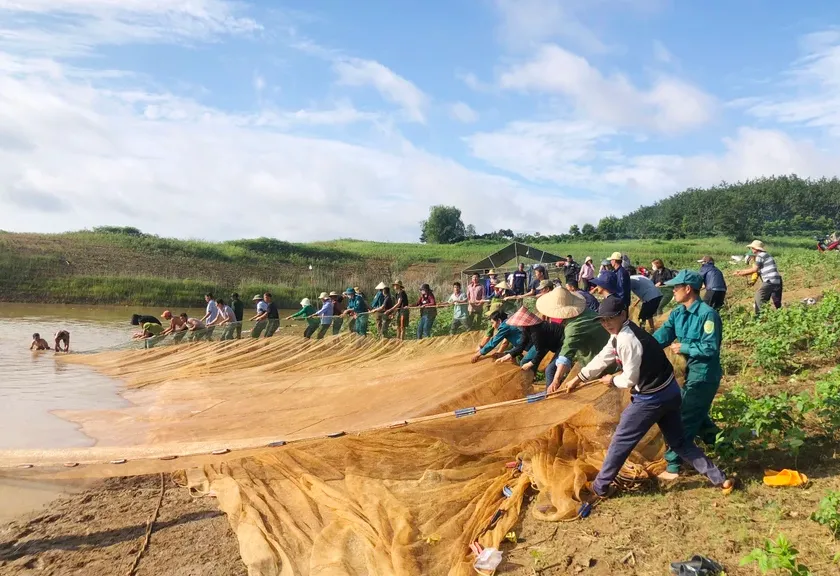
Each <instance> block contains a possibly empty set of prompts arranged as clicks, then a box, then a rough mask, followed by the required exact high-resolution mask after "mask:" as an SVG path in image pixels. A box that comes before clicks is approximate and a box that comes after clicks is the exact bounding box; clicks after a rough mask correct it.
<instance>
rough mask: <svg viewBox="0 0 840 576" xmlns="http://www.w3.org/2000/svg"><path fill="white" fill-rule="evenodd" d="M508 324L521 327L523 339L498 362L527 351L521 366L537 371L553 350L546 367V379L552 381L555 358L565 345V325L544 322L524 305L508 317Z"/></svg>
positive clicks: (555, 366)
mask: <svg viewBox="0 0 840 576" xmlns="http://www.w3.org/2000/svg"><path fill="white" fill-rule="evenodd" d="M508 324H509V325H511V326H515V327H517V328H519V330H520V331H521V332H522V340H521V341H520V342H519V344H517V345H515V346H514V347H513V348H512V349H511V350H510V351H509V352H508V353H507V354H506V355H505V356H502V357H501V358H499V359H498V360H496V362H507V361H511V360H513V358H516V357H517V356H519V355H520V354H522V353H523V352H525V357H524V358H522V361H521V362H520V367H521V368H522V370H523V371H527V370H533V371H534V372H535V373H536V371H537V370H538V369H539V367H540V364H541V363H542V361H543V358H545V357H546V355H548V353H549V352H551V353H552V354H553V357H552V360H551V362H549V364H548V366H547V367H546V369H545V380H546V382H551V381H552V380H553V379H554V374H555V372H556V371H557V365H556V364H555V363H554V358H556V357H557V353H558V352H559V351H560V348H561V347H562V346H563V325H562V324H553V323H551V322H544V321H543V320H542V319H541V318H540V317H539V316H537V315H536V314H534V313H532V312H529V311H528V309H527V308H525V307H524V306H523V307H522V308H520V309H519V310H517V311H516V313H515V314H513V316H511V317H510V318H509V319H508ZM526 351H527V352H526Z"/></svg>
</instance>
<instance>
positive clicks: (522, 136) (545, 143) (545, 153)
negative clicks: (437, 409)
mask: <svg viewBox="0 0 840 576" xmlns="http://www.w3.org/2000/svg"><path fill="white" fill-rule="evenodd" d="M614 134H615V132H614V131H612V130H610V129H607V128H604V127H602V126H597V125H595V124H593V123H591V122H585V121H568V122H567V121H560V120H556V121H548V122H513V123H511V124H508V125H507V126H506V127H505V128H504V129H503V130H500V131H497V132H483V133H478V134H474V135H472V136H470V137H468V138H466V139H465V140H466V142H467V145H468V146H469V148H470V152H471V154H472V155H473V156H475V157H476V158H479V159H481V160H484V161H485V162H487V163H488V164H490V165H491V166H495V167H497V168H501V169H502V170H506V171H508V172H511V173H514V174H517V175H518V176H521V177H523V178H526V179H528V180H532V181H535V182H551V183H555V184H563V185H570V186H580V187H584V188H586V187H589V183H590V181H591V180H592V179H593V177H594V176H595V171H594V170H593V168H592V167H591V166H590V165H589V164H590V163H591V162H594V161H596V160H598V159H599V156H600V154H599V153H598V152H597V150H596V147H597V145H598V144H599V143H600V142H603V141H604V140H605V139H606V138H607V137H609V136H612V135H614Z"/></svg>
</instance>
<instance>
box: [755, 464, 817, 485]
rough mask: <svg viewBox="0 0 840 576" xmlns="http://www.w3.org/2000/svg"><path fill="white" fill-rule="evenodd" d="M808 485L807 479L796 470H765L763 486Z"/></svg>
mask: <svg viewBox="0 0 840 576" xmlns="http://www.w3.org/2000/svg"><path fill="white" fill-rule="evenodd" d="M807 483H808V477H807V476H806V475H805V474H802V473H801V472H797V471H796V470H788V469H787V468H785V469H784V470H780V471H778V472H777V471H776V470H765V471H764V484H765V486H804V485H805V484H807Z"/></svg>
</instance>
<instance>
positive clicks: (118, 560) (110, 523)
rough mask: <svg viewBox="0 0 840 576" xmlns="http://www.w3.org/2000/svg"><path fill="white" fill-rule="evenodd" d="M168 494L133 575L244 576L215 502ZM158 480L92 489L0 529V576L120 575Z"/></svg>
mask: <svg viewBox="0 0 840 576" xmlns="http://www.w3.org/2000/svg"><path fill="white" fill-rule="evenodd" d="M165 483H166V491H165V493H164V497H163V502H162V504H161V507H160V513H159V515H158V519H157V521H156V522H155V524H154V531H153V532H152V536H151V540H150V543H149V548H148V550H146V552H145V553H144V554H143V556H142V558H141V559H140V563H139V565H138V567H137V571H136V574H137V576H152V575H155V576H238V575H242V576H244V575H245V574H246V573H247V571H246V569H245V565H244V564H243V563H242V560H240V558H239V546H238V544H237V542H236V538H235V536H234V534H233V531H232V530H231V528H230V525H229V524H228V521H227V518H225V516H224V515H223V514H222V513H221V512H219V509H218V507H217V505H216V501H215V499H213V498H197V499H194V498H192V497H191V496H190V495H189V493H188V492H187V491H186V490H185V489H183V488H180V487H178V486H176V485H175V484H174V483H173V482H172V480H171V479H170V478H169V476H168V475H167V476H165ZM159 492H160V478H159V477H158V476H141V477H136V478H119V479H112V480H106V481H103V482H98V483H96V484H95V485H93V486H91V487H90V488H88V489H87V490H85V491H83V492H80V493H78V494H72V495H67V496H62V497H60V498H59V499H57V500H56V501H54V502H52V503H51V504H50V505H48V506H47V507H46V508H45V509H44V510H43V511H41V512H39V513H34V514H30V515H28V516H24V517H21V518H18V519H17V520H15V521H13V522H11V523H10V524H7V525H5V526H3V527H2V528H0V573H2V574H4V575H7V576H17V575H35V574H38V575H55V576H59V575H60V576H66V575H72V574H79V575H82V574H83V575H85V576H123V575H128V574H129V569H130V568H131V564H132V562H133V560H134V557H135V555H136V554H137V552H138V550H139V549H140V547H141V545H142V541H143V536H144V534H145V530H146V523H147V521H148V520H149V517H150V516H151V514H152V512H153V511H154V509H155V506H156V504H157V501H158V495H159Z"/></svg>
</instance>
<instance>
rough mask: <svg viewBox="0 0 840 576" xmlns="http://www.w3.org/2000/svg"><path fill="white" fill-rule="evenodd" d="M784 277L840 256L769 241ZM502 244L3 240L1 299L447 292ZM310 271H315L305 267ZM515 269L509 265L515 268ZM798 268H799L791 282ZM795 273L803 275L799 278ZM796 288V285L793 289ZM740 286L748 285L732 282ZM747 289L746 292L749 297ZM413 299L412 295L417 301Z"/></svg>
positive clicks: (715, 249) (717, 241)
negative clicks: (400, 288)
mask: <svg viewBox="0 0 840 576" xmlns="http://www.w3.org/2000/svg"><path fill="white" fill-rule="evenodd" d="M766 241H767V242H768V244H769V246H770V250H771V252H772V253H773V254H774V255H775V256H776V257H777V259H778V261H779V264H780V267H781V268H782V271H783V273H784V274H785V279H786V290H789V289H792V288H796V287H800V288H809V287H810V286H811V285H817V284H819V282H820V279H821V278H825V277H826V275H829V274H831V273H832V272H833V268H834V266H835V264H836V262H837V256H838V254H837V253H833V254H819V253H818V252H817V251H816V250H814V249H813V242H812V241H811V240H809V239H802V238H775V239H772V238H771V239H766ZM505 245H506V243H505V242H490V241H468V242H463V243H460V244H455V245H424V244H419V243H385V242H365V241H360V240H335V241H331V242H316V243H312V244H300V243H289V242H283V241H280V240H275V239H270V238H257V239H247V240H232V241H227V242H206V241H200V240H177V239H171V238H159V237H156V236H151V235H146V234H142V233H139V232H138V231H133V232H132V233H127V232H121V231H120V229H116V230H111V231H108V232H93V231H80V232H70V233H65V234H12V233H5V232H0V300H6V301H43V302H63V303H102V304H155V305H172V306H175V305H183V306H187V305H193V304H195V303H196V302H198V303H201V301H202V294H203V293H204V292H206V291H213V292H214V293H222V294H229V293H230V292H231V291H233V290H236V291H238V292H240V294H243V295H246V294H251V295H253V293H257V292H262V291H265V290H271V291H272V292H275V293H276V294H277V295H279V297H280V303H281V304H282V305H292V304H295V303H296V302H297V301H299V300H300V298H301V297H303V296H308V297H313V296H317V294H318V293H319V292H320V291H321V290H339V289H344V288H345V287H347V286H351V285H352V286H361V287H363V288H364V289H365V290H367V291H368V293H372V287H373V286H374V285H375V284H377V283H378V282H379V281H381V280H390V279H395V278H400V279H402V280H403V281H404V282H405V283H406V286H407V287H408V288H409V292H410V293H412V292H413V291H414V290H416V286H419V284H420V283H423V282H428V283H430V284H431V285H432V287H433V288H435V289H436V290H437V291H438V292H439V293H443V294H446V293H448V292H449V290H450V283H451V282H452V280H454V279H456V278H459V277H460V271H461V270H462V269H464V268H465V267H467V266H469V265H470V264H473V263H474V262H477V261H479V260H481V259H483V258H485V257H486V256H488V255H489V254H492V253H493V252H495V251H497V250H499V249H501V248H503V247H504V246H505ZM535 247H537V248H540V249H543V250H546V251H548V252H551V253H554V254H557V255H558V256H565V255H566V254H573V255H574V256H575V257H576V258H577V259H578V260H579V261H583V259H584V257H586V256H592V257H593V258H594V259H595V260H596V263H597V262H598V261H600V260H601V259H602V258H604V257H606V256H608V255H609V254H610V253H612V252H613V251H616V250H618V251H621V252H626V253H627V254H629V255H630V256H631V258H632V259H633V261H634V263H636V264H641V265H645V266H649V265H650V261H651V260H653V259H654V258H662V259H663V260H664V261H665V263H666V264H667V265H668V266H670V267H672V268H682V267H691V268H696V267H697V263H696V260H697V259H698V258H699V257H701V256H702V255H704V254H711V255H713V256H715V257H716V258H717V259H718V262H719V263H720V265H721V267H722V268H724V269H731V268H732V266H731V265H730V264H729V263H728V262H729V256H730V255H732V254H744V253H745V252H746V251H747V249H746V247H745V246H744V245H743V243H740V242H739V243H736V242H731V241H729V240H726V239H723V238H705V239H693V240H671V241H666V240H621V241H615V242H607V241H602V242H585V241H576V242H569V243H564V244H540V243H536V244H535ZM310 265H311V266H312V270H310V269H309V267H310ZM511 265H512V264H511ZM793 269H796V270H798V272H796V274H791V271H792V270H793ZM797 275H798V277H796V276H797ZM789 280H791V282H788V281H789ZM732 284H733V285H735V286H736V287H738V288H740V287H742V285H743V282H741V281H740V280H734V281H733V282H732ZM747 292H748V290H747V289H746V288H744V290H743V293H744V294H746V293H747ZM412 296H413V294H412Z"/></svg>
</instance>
